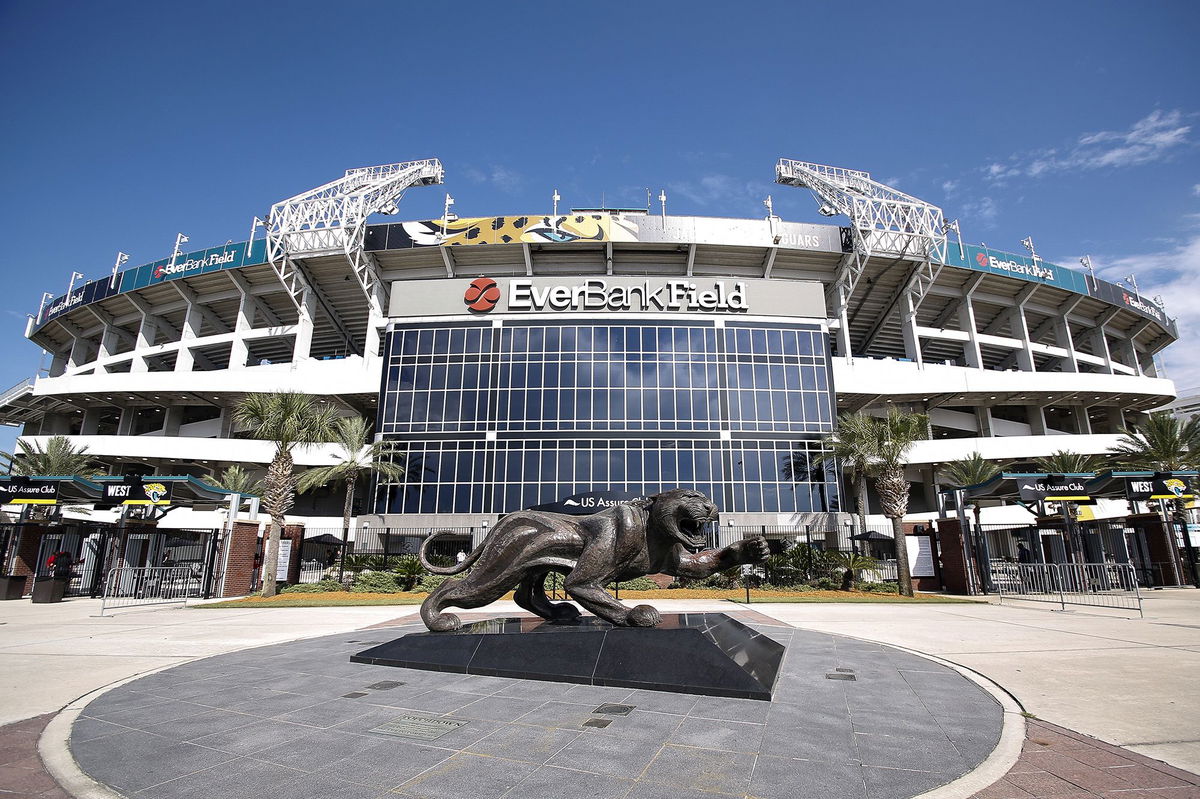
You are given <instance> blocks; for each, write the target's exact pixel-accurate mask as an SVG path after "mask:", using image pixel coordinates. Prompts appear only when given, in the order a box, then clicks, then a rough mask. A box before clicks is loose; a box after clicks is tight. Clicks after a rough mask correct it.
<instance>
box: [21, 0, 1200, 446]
mask: <svg viewBox="0 0 1200 799" xmlns="http://www.w3.org/2000/svg"><path fill="white" fill-rule="evenodd" d="M1198 35H1200V4H1197V3H1194V2H1145V3H1138V4H1134V3H1111V2H1050V3H1047V2H1034V3H1030V2H1006V3H973V2H971V3H962V2H959V3H930V2H926V3H920V4H909V3H904V4H897V3H877V4H872V3H858V4H855V5H854V6H847V5H846V4H833V3H829V4H821V5H817V4H807V3H758V4H743V5H740V6H737V7H735V6H734V5H732V4H729V3H716V2H686V3H685V2H677V3H645V4H639V5H637V6H628V5H622V4H604V5H594V6H593V5H588V4H563V3H533V2H530V3H509V4H504V3H471V2H466V3H457V4H445V5H441V4H432V5H431V4H415V3H395V2H386V3H385V2H379V3H366V2H341V3H338V4H329V3H306V2H293V3H288V4H278V3H255V2H246V1H245V0H242V1H240V2H192V3H187V4H176V3H142V2H122V3H79V2H58V3H43V2H14V0H0V87H2V88H0V92H2V97H3V107H4V109H5V113H4V119H5V123H4V124H3V126H0V159H2V166H3V170H2V173H0V174H3V176H4V186H5V188H6V191H5V192H4V193H3V196H2V198H0V220H3V221H2V223H0V224H2V225H3V228H2V230H3V234H4V246H3V248H0V274H3V276H4V280H5V284H4V285H5V287H6V291H5V292H4V295H3V297H2V298H0V309H2V310H3V311H4V313H3V314H0V335H3V337H4V340H5V341H6V342H7V344H6V352H7V357H6V358H4V359H3V360H2V361H0V383H2V384H3V386H7V385H11V384H13V383H15V382H17V381H18V380H20V379H22V378H24V377H27V376H30V375H32V374H33V373H34V372H35V371H36V369H37V366H38V357H39V351H38V350H37V348H36V347H34V346H33V345H32V344H29V343H28V342H25V341H23V338H22V333H23V330H24V322H25V315H26V313H30V312H36V311H37V308H38V301H39V299H40V297H41V293H42V292H43V291H53V292H55V293H56V294H59V293H62V292H63V291H65V289H66V286H67V283H68V280H69V279H70V275H71V272H72V270H78V271H80V272H82V273H84V274H85V275H86V276H87V278H88V279H94V278H98V277H102V276H104V275H106V274H107V273H108V271H109V270H110V269H111V266H112V263H113V259H114V257H115V255H116V252H117V251H118V250H123V251H124V252H127V253H130V254H131V256H132V261H131V263H135V264H136V263H145V262H147V261H151V260H154V259H157V258H161V257H165V256H166V255H169V253H170V250H171V246H172V244H173V242H174V236H175V234H176V232H179V231H182V232H184V233H186V234H187V235H188V236H189V237H190V239H191V245H192V246H195V247H197V248H199V247H203V246H208V245H212V244H221V243H224V242H225V241H226V240H227V239H234V240H241V239H245V238H246V237H247V235H248V232H249V228H250V221H251V218H252V217H253V216H254V215H255V214H260V215H261V214H262V213H263V212H264V211H265V210H266V209H267V208H268V207H269V206H270V204H271V203H272V202H274V201H277V200H279V199H282V198H284V197H287V196H290V195H292V194H296V193H299V192H300V191H303V190H305V189H307V188H311V187H313V186H316V185H319V184H321V183H324V182H326V181H328V180H331V179H333V178H334V177H336V176H338V175H340V174H341V173H342V172H343V171H344V170H345V169H347V168H349V167H357V166H366V165H371V164H379V163H390V162H393V161H403V160H409V159H414V158H423V157H430V156H436V157H438V158H440V159H442V162H443V163H444V164H445V166H446V171H447V179H446V187H445V190H446V191H449V192H450V193H451V194H453V195H454V197H455V198H456V200H457V204H456V206H455V207H456V210H457V211H458V212H459V213H460V214H462V215H464V216H469V215H485V214H500V213H513V212H517V211H522V212H542V211H546V210H548V209H549V206H550V195H551V192H552V190H553V189H554V188H557V189H558V190H559V192H560V193H561V194H562V195H563V198H564V204H565V205H568V206H594V205H597V204H599V203H600V202H601V200H603V201H605V202H607V203H608V204H610V205H618V204H619V205H629V206H638V205H643V204H644V203H645V196H646V194H645V190H646V188H650V189H651V190H652V191H653V193H654V194H655V196H657V194H658V191H659V190H660V189H662V188H665V189H666V192H667V196H668V206H667V207H668V211H669V212H671V213H679V214H685V213H686V214H701V215H728V216H761V215H762V214H763V207H762V204H761V201H762V199H763V198H764V197H765V196H766V195H767V194H768V193H770V194H773V195H774V197H775V209H776V212H777V213H779V214H780V215H781V216H783V218H785V219H788V220H797V221H806V220H809V221H818V220H820V219H821V218H820V217H818V216H817V215H816V211H815V204H814V203H813V201H812V199H811V197H810V196H809V194H808V193H807V192H805V191H800V190H796V189H789V188H785V187H781V186H775V185H773V183H772V181H773V177H774V171H773V168H774V163H775V161H776V160H777V159H778V158H779V157H781V156H784V157H790V158H798V159H802V160H811V161H817V162H820V163H827V164H834V165H839V166H847V167H852V168H856V169H864V170H867V171H869V172H871V173H872V175H873V176H874V177H876V178H877V179H881V180H884V181H886V182H891V183H893V184H894V185H896V186H898V187H899V188H901V189H903V190H904V191H907V192H909V193H911V194H915V195H917V196H919V197H922V198H924V199H927V200H929V201H931V202H935V203H938V204H940V205H941V206H942V207H943V208H944V209H945V211H946V213H947V215H948V216H949V217H951V218H954V217H958V218H960V219H961V220H962V231H963V235H964V238H965V239H966V240H967V241H969V242H980V241H984V242H986V243H987V244H988V245H990V246H992V247H997V248H1002V249H1007V250H1011V251H1020V250H1021V245H1020V243H1019V242H1020V239H1022V238H1024V237H1025V236H1032V237H1033V239H1034V241H1035V242H1036V244H1037V247H1038V251H1039V253H1040V254H1041V255H1042V256H1043V257H1044V258H1046V259H1048V260H1051V261H1055V262H1058V263H1062V264H1065V265H1074V264H1076V263H1077V259H1078V258H1079V256H1080V255H1082V254H1084V253H1090V254H1091V256H1092V258H1093V261H1094V263H1095V264H1096V266H1097V267H1098V269H1099V270H1100V271H1101V272H1102V274H1104V275H1105V276H1106V277H1110V278H1113V279H1117V278H1120V277H1122V276H1124V275H1127V274H1129V273H1130V271H1133V272H1135V274H1136V277H1137V280H1138V283H1139V285H1140V286H1141V288H1142V290H1143V293H1144V294H1146V295H1148V296H1153V295H1154V294H1159V293H1161V294H1163V295H1164V297H1165V299H1166V301H1167V311H1168V313H1169V314H1171V315H1173V316H1177V317H1178V318H1179V321H1180V324H1181V326H1182V327H1183V333H1184V341H1183V342H1181V343H1180V344H1177V345H1175V346H1174V347H1173V348H1172V350H1173V351H1174V352H1173V353H1172V350H1168V352H1169V353H1171V354H1170V355H1168V357H1167V363H1168V368H1169V370H1170V373H1171V376H1172V377H1174V378H1175V379H1176V380H1177V381H1178V383H1179V384H1180V386H1181V387H1186V386H1193V385H1200V367H1197V366H1194V365H1193V360H1194V356H1193V353H1195V352H1196V351H1197V347H1196V346H1195V345H1196V344H1200V335H1197V332H1200V292H1197V291H1196V290H1195V288H1194V280H1195V275H1196V274H1197V272H1198V271H1200V151H1198V148H1197V142H1198V141H1200V136H1198V134H1197V114H1198V113H1200V89H1198V88H1197V85H1198V81H1197V76H1200V56H1198V55H1197V49H1196V47H1195V46H1194V42H1195V40H1196V38H1197V36H1198ZM441 198H442V190H441V189H439V188H432V189H416V190H413V191H411V192H409V193H408V195H407V196H406V197H405V199H404V201H403V203H402V205H401V214H400V216H401V218H406V219H410V218H428V217H433V216H438V215H440V213H441ZM3 386H0V388H2V387H3ZM0 443H3V441H2V440H0Z"/></svg>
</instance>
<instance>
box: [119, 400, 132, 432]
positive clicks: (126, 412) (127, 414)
mask: <svg viewBox="0 0 1200 799" xmlns="http://www.w3.org/2000/svg"><path fill="white" fill-rule="evenodd" d="M136 413H137V408H135V407H133V406H132V405H127V406H125V407H124V408H122V409H121V420H120V421H119V422H117V435H119V436H131V435H133V419H134V414H136Z"/></svg>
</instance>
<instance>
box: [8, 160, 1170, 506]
mask: <svg viewBox="0 0 1200 799" xmlns="http://www.w3.org/2000/svg"><path fill="white" fill-rule="evenodd" d="M441 180H442V168H441V165H440V163H438V162H437V161H436V160H429V161H417V162H407V163H403V164H394V165H388V166H384V167H372V168H368V169H355V170H350V171H348V172H347V173H346V176H345V177H343V178H340V179H338V180H335V181H333V182H331V183H330V184H327V185H326V186H322V187H319V188H317V189H314V190H313V191H311V192H306V193H304V194H301V195H298V196H297V197H293V198H291V199H289V200H284V201H281V202H280V203H278V204H276V205H275V206H274V207H273V209H272V212H271V215H270V218H269V219H268V220H266V222H265V223H264V225H263V226H264V227H265V228H266V234H265V237H252V238H251V240H249V241H245V242H231V243H228V244H226V245H224V246H220V247H213V248H209V249H206V250H200V251H195V252H182V251H180V248H179V247H178V246H177V247H176V252H175V253H173V254H172V255H171V257H169V258H164V259H161V260H158V261H155V262H153V263H148V264H145V265H141V266H138V267H135V268H132V269H126V270H125V271H115V270H114V273H113V275H112V276H111V277H105V278H103V279H100V280H95V281H92V282H89V283H86V284H85V285H83V286H82V287H80V288H78V289H75V290H73V291H72V292H70V293H69V294H67V295H64V296H60V297H55V298H53V299H51V300H49V301H48V302H46V303H45V304H44V305H43V307H42V308H41V309H40V310H39V312H38V314H37V316H36V318H34V319H32V320H31V322H30V325H29V327H28V330H27V336H28V338H29V339H30V340H32V341H33V342H34V343H35V344H37V345H38V346H40V347H42V348H43V349H44V350H45V351H46V353H48V354H49V366H48V369H46V370H45V373H44V374H40V375H38V376H37V377H36V378H32V379H30V380H28V381H25V382H23V383H21V384H19V385H17V386H14V387H13V388H11V389H9V390H8V391H7V392H5V393H4V394H3V395H0V421H3V422H6V423H10V424H13V423H17V424H23V425H24V432H23V437H24V439H25V440H28V441H30V442H34V443H44V442H45V440H46V439H47V437H49V436H52V435H66V436H70V437H71V438H72V439H73V440H75V441H76V442H77V443H78V444H81V445H85V446H87V447H88V450H89V452H90V453H91V454H93V455H94V456H95V457H97V459H99V460H101V461H102V462H104V463H105V464H107V465H109V466H111V467H112V470H113V473H114V474H152V473H157V474H195V475H202V474H208V473H213V472H216V471H218V470H219V469H220V468H221V467H222V466H225V465H228V464H232V463H246V464H251V465H254V464H257V465H261V466H265V464H266V463H267V462H268V461H269V459H270V457H271V453H272V446H271V444H270V443H269V442H261V441H255V440H252V439H251V438H250V437H249V435H250V433H251V432H252V431H248V430H244V429H240V428H239V427H238V426H237V425H236V424H235V422H234V421H233V418H232V409H233V408H234V407H235V406H236V404H237V403H238V401H239V400H240V399H241V398H242V397H243V396H245V395H246V394H248V393H252V392H267V391H277V390H297V391H303V392H307V393H311V394H314V395H316V396H317V397H318V398H319V400H320V401H321V402H325V403H330V404H333V405H335V406H337V407H338V408H340V409H341V410H342V411H343V412H345V413H346V414H361V415H365V416H368V417H370V418H373V419H375V420H376V430H377V435H378V436H379V437H381V438H382V439H385V440H388V441H392V442H395V447H394V451H395V452H396V457H402V458H404V459H405V462H406V464H407V465H408V467H409V469H408V477H407V478H405V480H404V481H402V482H401V483H397V484H386V483H384V484H380V485H378V486H375V487H374V489H373V491H372V492H371V493H370V495H369V497H368V498H367V500H366V501H365V504H364V505H363V507H362V508H361V517H360V518H361V519H369V520H370V521H371V522H372V523H374V524H376V525H384V526H398V527H409V528H412V527H427V526H428V527H438V526H460V527H476V528H480V529H486V526H487V524H488V523H491V522H493V521H494V520H495V519H496V518H498V517H499V516H500V515H503V514H505V513H508V512H511V511H513V510H517V509H520V508H527V507H535V506H555V507H561V508H566V507H568V506H571V505H574V506H575V507H576V508H598V507H601V506H603V505H605V504H608V503H611V502H613V501H616V500H619V499H621V498H624V497H631V496H636V495H639V494H647V493H654V492H657V491H659V490H663V489H667V488H671V487H674V486H678V485H684V486H696V487H698V488H700V489H701V490H703V491H705V492H706V493H708V494H710V495H711V496H713V497H714V498H715V499H716V501H717V503H718V505H720V506H721V508H722V510H723V514H722V523H736V524H738V525H750V524H791V523H796V522H797V521H798V520H804V519H806V518H815V516H814V515H816V514H828V513H835V512H837V511H839V510H840V509H841V504H842V500H841V498H840V492H839V485H838V483H839V480H838V479H837V476H836V474H835V472H834V471H833V469H832V468H831V467H829V466H827V465H821V464H819V463H818V458H817V456H819V455H820V454H821V449H820V443H819V442H820V440H821V438H822V437H823V436H825V435H827V434H828V433H829V432H831V431H832V430H833V427H834V422H835V419H836V416H837V414H838V413H841V412H846V411H859V410H865V411H868V412H872V413H882V412H884V411H886V409H887V408H889V407H901V408H906V409H911V410H918V411H921V412H924V413H927V414H928V415H929V418H930V436H929V439H928V440H926V441H922V442H920V443H918V444H917V445H916V446H915V447H914V448H913V449H912V452H911V455H910V458H909V460H910V468H909V478H910V480H911V481H912V482H913V483H914V491H913V492H912V494H913V505H912V510H913V511H914V513H915V514H917V515H921V514H929V513H934V512H936V510H937V508H936V503H937V498H938V493H937V490H938V482H939V480H938V475H937V471H936V466H937V464H939V463H942V462H945V461H948V460H952V459H954V458H958V457H962V456H964V455H966V454H969V453H971V452H974V451H978V452H980V453H982V454H983V455H984V457H987V458H993V459H1002V460H1004V461H1007V462H1010V463H1018V464H1019V463H1021V462H1029V461H1032V460H1033V459H1035V458H1037V457H1039V456H1043V455H1048V454H1050V453H1052V452H1053V451H1055V450H1058V449H1071V450H1073V451H1077V452H1084V453H1101V452H1104V451H1105V450H1106V449H1107V448H1108V447H1109V446H1111V445H1112V444H1113V442H1114V441H1115V439H1116V437H1117V434H1118V432H1119V430H1120V429H1121V428H1122V427H1123V426H1124V425H1127V424H1129V423H1131V422H1135V421H1137V419H1138V418H1139V417H1140V415H1142V414H1144V413H1145V412H1147V411H1149V410H1150V409H1153V408H1156V407H1159V406H1162V405H1164V404H1166V403H1168V402H1170V401H1171V400H1172V399H1173V398H1174V396H1175V390H1174V387H1173V385H1172V383H1171V382H1170V381H1168V380H1166V379H1163V378H1161V377H1159V376H1158V371H1157V367H1156V364H1155V358H1154V356H1155V354H1156V353H1158V352H1159V351H1160V350H1162V349H1163V348H1164V347H1166V346H1167V345H1168V344H1170V343H1171V342H1172V341H1174V340H1175V339H1176V338H1177V335H1178V334H1177V330H1176V327H1175V324H1174V322H1173V321H1172V320H1170V319H1169V318H1168V317H1167V316H1166V314H1165V313H1164V311H1163V309H1162V308H1161V307H1160V306H1159V305H1157V304H1155V303H1154V302H1151V301H1149V300H1146V299H1144V298H1142V297H1140V296H1138V295H1137V294H1136V293H1134V292H1132V291H1129V290H1127V289H1125V288H1123V287H1121V286H1118V285H1114V284H1111V283H1108V282H1106V281H1103V280H1099V279H1096V278H1095V277H1094V275H1091V274H1085V273H1082V272H1078V271H1074V270H1072V269H1067V268H1064V267H1062V266H1060V265H1057V264H1052V263H1049V262H1047V261H1045V260H1042V259H1040V258H1038V257H1037V256H1036V255H1031V256H1025V255H1018V254H1014V253H1010V252H1003V251H999V250H996V249H992V248H988V247H985V246H975V245H965V244H963V243H962V242H961V238H960V237H958V236H954V235H952V234H953V233H954V232H955V231H956V229H957V225H956V223H948V222H947V221H946V220H944V219H943V216H942V212H941V210H940V209H938V208H937V207H936V206H933V205H930V204H928V203H925V202H922V201H921V200H919V199H917V198H913V197H910V196H907V195H904V194H901V193H900V192H897V191H895V190H894V189H891V188H890V187H887V186H884V185H883V184H880V183H878V182H876V181H873V180H871V179H870V176H869V175H868V174H867V173H864V172H857V171H853V170H844V169H835V168H830V167H824V166H820V165H816V164H807V163H803V162H795V161H781V162H780V163H779V165H778V167H777V180H778V182H779V183H782V184H785V185H792V186H797V187H802V188H807V189H809V190H811V191H812V192H813V193H814V195H815V196H816V198H817V200H818V202H819V204H820V209H821V212H822V214H824V215H827V216H835V215H840V216H843V217H844V218H845V219H846V220H848V223H847V224H844V225H840V226H839V225H817V224H805V223H799V222H789V221H784V220H782V219H780V218H779V217H777V216H774V215H773V214H769V215H768V216H767V217H766V218H762V219H725V218H708V217H691V216H674V215H668V214H667V213H666V211H665V205H664V208H663V210H662V213H655V212H652V211H647V210H640V209H639V210H627V209H626V210H621V209H617V210H613V209H595V210H572V211H571V212H569V213H557V209H555V210H556V212H555V213H551V214H526V215H505V216H489V217H480V218H457V217H455V216H453V215H452V214H449V213H447V214H446V216H445V217H444V218H443V219H438V220H431V221H416V222H401V223H394V224H391V223H384V224H373V223H372V222H373V221H374V218H373V215H375V214H379V213H394V212H395V211H396V207H395V203H396V202H398V199H399V197H400V195H401V194H402V193H403V192H404V191H405V190H406V189H408V188H410V187H413V186H420V185H430V184H434V183H440V182H441ZM448 209H449V205H447V210H448ZM656 210H657V209H656ZM368 217H372V220H371V221H369V220H368ZM256 221H257V220H256ZM948 234H950V235H948ZM1030 249H1032V242H1030ZM1064 436H1070V438H1069V439H1067V438H1064ZM296 457H297V463H298V464H299V465H300V466H301V467H304V466H311V465H316V464H323V463H330V462H332V460H331V458H332V454H331V451H330V448H328V447H318V448H314V449H311V450H307V451H300V452H298V453H297V456H296ZM305 503H307V504H305ZM564 503H566V504H565V505H564ZM337 507H338V498H337V497H336V496H334V495H333V494H332V493H331V494H330V495H328V496H327V497H325V498H324V499H322V498H321V497H319V496H318V497H317V499H316V500H305V501H304V502H302V504H301V505H299V506H298V507H297V513H298V514H300V515H304V514H310V515H316V516H336V515H337Z"/></svg>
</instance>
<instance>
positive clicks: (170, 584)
mask: <svg viewBox="0 0 1200 799" xmlns="http://www.w3.org/2000/svg"><path fill="white" fill-rule="evenodd" d="M204 578H205V572H204V569H202V568H200V566H199V564H190V565H187V566H137V567H134V566H125V567H123V568H119V569H110V570H109V572H108V576H107V579H105V581H104V594H103V598H102V599H101V602H100V615H101V616H103V615H104V614H105V612H106V611H108V610H111V609H113V608H125V607H135V606H143V605H164V604H170V603H175V602H179V603H182V604H184V605H186V604H187V601H188V600H189V599H199V598H200V597H201V595H202V593H203V591H204V582H205V580H204Z"/></svg>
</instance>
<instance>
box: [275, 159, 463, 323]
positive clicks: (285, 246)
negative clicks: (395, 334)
mask: <svg viewBox="0 0 1200 799" xmlns="http://www.w3.org/2000/svg"><path fill="white" fill-rule="evenodd" d="M444 174H445V172H444V170H443V169H442V163H441V161H439V160H438V159H436V158H428V159H425V160H422V161H405V162H403V163H398V164H386V165H383V166H370V167H362V168H359V169H348V170H346V174H345V175H344V176H343V177H340V178H338V179H337V180H335V181H332V182H330V183H326V184H325V185H324V186H318V187H317V188H315V189H312V190H310V191H306V192H304V193H303V194H298V195H296V196H295V197H292V198H290V199H287V200H283V201H281V202H278V203H276V204H275V205H273V206H271V213H270V215H269V217H268V219H267V258H268V260H269V261H270V262H271V266H272V268H274V270H275V274H276V275H278V276H279V280H280V282H281V283H283V285H284V287H285V288H286V289H287V291H288V295H289V296H290V297H291V299H292V302H293V303H295V305H296V307H297V309H299V308H300V307H301V304H302V302H303V295H304V293H305V292H306V291H308V290H310V289H311V286H309V285H308V281H307V280H306V279H305V277H304V275H303V273H302V271H301V270H300V269H299V268H298V265H297V264H296V260H297V259H300V258H306V257H312V256H317V255H331V254H333V253H336V252H341V253H343V254H344V255H345V256H346V258H347V260H348V261H349V262H350V266H351V268H352V270H353V271H354V276H355V277H356V278H357V279H358V283H359V285H360V286H361V287H362V290H363V293H364V294H365V295H366V297H367V300H368V301H369V302H379V301H380V299H381V291H382V288H381V282H380V277H379V268H378V265H377V264H376V262H375V259H374V258H373V257H372V256H371V254H370V253H368V252H367V251H366V250H365V249H364V248H363V244H364V237H365V235H366V228H367V218H368V217H369V216H370V215H371V214H390V213H395V212H396V206H397V204H398V203H399V202H400V198H401V197H403V196H404V192H405V191H406V190H407V189H409V188H411V187H412V186H430V185H433V184H436V183H441V182H442V178H443V176H444Z"/></svg>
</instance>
